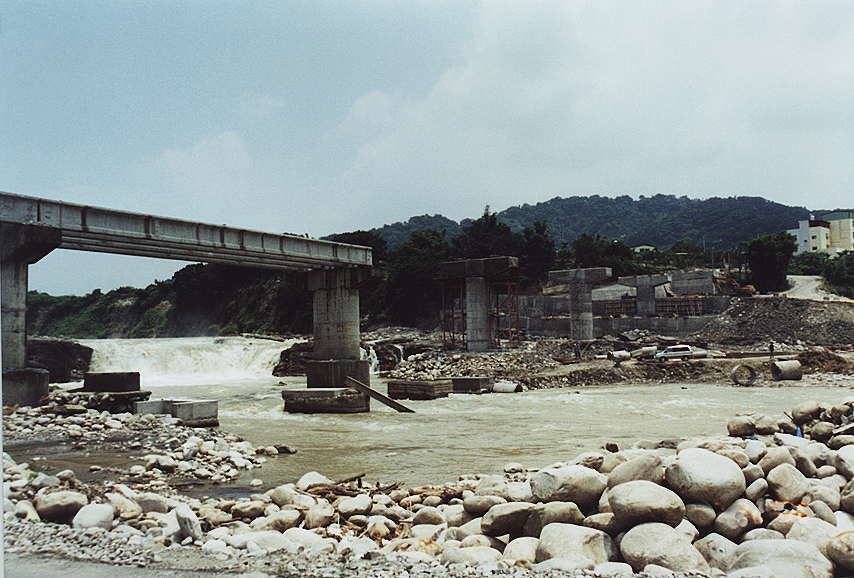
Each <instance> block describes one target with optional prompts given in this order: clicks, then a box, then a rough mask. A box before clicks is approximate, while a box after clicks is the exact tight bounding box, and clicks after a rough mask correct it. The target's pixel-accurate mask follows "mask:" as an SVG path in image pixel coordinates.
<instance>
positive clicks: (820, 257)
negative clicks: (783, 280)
mask: <svg viewBox="0 0 854 578" xmlns="http://www.w3.org/2000/svg"><path fill="white" fill-rule="evenodd" d="M829 261H830V255H828V254H827V253H823V252H821V251H806V252H804V253H798V254H797V255H795V256H794V257H792V261H791V263H789V274H790V275H824V271H825V269H826V268H827V264H828V262H829Z"/></svg>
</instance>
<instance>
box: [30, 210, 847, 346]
mask: <svg viewBox="0 0 854 578" xmlns="http://www.w3.org/2000/svg"><path fill="white" fill-rule="evenodd" d="M332 239H333V240H335V241H338V242H342V243H351V244H357V245H363V246H368V247H371V248H372V250H373V258H374V264H375V265H379V266H381V267H383V268H384V269H385V270H386V273H387V274H386V276H385V278H384V279H383V281H382V282H381V283H379V285H378V286H376V287H374V288H372V289H370V290H365V291H363V293H362V295H361V299H360V301H361V317H362V320H363V324H364V325H365V326H371V325H379V324H390V325H404V326H420V327H425V328H432V327H435V325H436V323H437V318H438V312H439V308H440V306H441V297H442V296H441V285H440V283H439V282H438V280H437V277H438V275H439V267H440V265H441V264H442V263H444V262H446V261H450V260H454V259H479V258H484V257H489V256H495V255H509V256H515V257H518V258H519V262H520V266H521V267H522V269H523V270H524V273H523V276H522V277H521V279H520V285H521V290H522V291H523V292H529V293H535V292H537V291H539V290H540V289H541V287H542V285H543V284H544V283H545V282H546V280H547V279H548V272H549V271H551V270H556V269H574V268H587V267H610V268H611V270H612V274H613V278H615V279H616V278H618V277H621V276H626V275H644V274H654V273H661V272H666V271H670V270H678V269H689V268H718V269H723V270H724V271H726V274H727V275H729V276H730V277H732V278H734V279H735V280H736V281H738V282H740V283H742V284H748V283H750V284H752V285H754V286H755V287H756V289H757V290H758V291H760V292H768V291H783V290H785V289H786V288H787V287H786V274H787V273H795V274H817V275H824V276H825V277H826V279H827V281H828V284H829V285H830V286H831V287H832V289H833V290H835V291H836V292H838V293H840V294H843V295H847V296H852V297H854V253H851V252H848V253H845V254H843V255H841V256H839V257H837V258H835V259H829V258H828V257H827V256H826V255H824V254H815V253H804V254H801V255H797V256H794V251H795V248H796V243H795V239H794V237H792V236H791V235H790V234H788V233H786V232H780V233H775V234H772V235H763V236H760V237H758V238H756V239H754V240H752V241H749V242H743V243H741V246H740V248H739V250H732V251H723V250H719V249H710V248H705V247H703V246H700V245H698V244H696V243H694V242H691V241H684V240H680V241H676V242H675V243H673V245H672V246H670V247H669V248H667V249H665V250H661V251H657V250H656V251H650V252H644V253H636V252H635V251H634V250H633V249H632V248H631V247H629V246H628V245H626V244H625V243H624V242H623V241H620V240H616V239H610V238H608V237H606V236H604V235H602V234H599V233H596V234H590V233H581V234H579V235H578V236H577V237H576V238H575V239H574V240H573V241H572V242H571V243H570V242H562V243H560V244H559V245H558V243H557V242H556V241H555V239H554V237H553V236H552V234H551V232H550V230H549V224H548V223H547V222H546V221H544V220H543V221H535V222H534V223H533V224H532V225H528V226H525V227H523V228H522V230H521V231H520V232H517V231H514V230H512V229H511V227H510V226H509V225H507V224H506V223H504V222H502V221H500V220H499V219H498V216H497V215H496V214H495V213H493V212H490V210H489V207H486V208H485V210H484V212H483V214H482V215H481V216H480V217H479V218H478V219H475V220H473V221H468V222H467V224H465V225H464V226H462V227H461V228H460V229H459V232H458V233H456V234H455V235H448V234H447V231H446V230H444V229H442V230H438V229H421V230H413V231H412V232H411V233H410V234H409V237H408V239H407V240H406V241H405V242H403V243H401V244H399V245H397V246H396V247H394V248H393V249H389V248H388V244H387V241H386V240H385V239H384V238H383V237H382V236H380V235H379V234H378V233H377V232H375V231H352V232H348V233H341V234H338V235H335V236H333V237H332ZM311 324H312V304H311V294H310V293H309V291H308V290H307V289H306V288H305V284H304V283H302V282H301V280H300V279H299V278H295V277H294V276H292V275H288V274H284V273H279V272H273V271H269V270H258V269H248V268H239V267H230V266H224V265H202V264H196V265H189V266H187V267H184V268H183V269H181V270H180V271H178V272H177V273H176V274H175V275H174V276H173V277H172V279H170V280H168V281H158V282H156V283H154V284H152V285H150V286H149V287H147V288H145V289H135V288H131V287H122V288H119V289H116V290H114V291H110V292H108V293H102V292H101V291H99V290H96V291H94V292H92V293H91V294H89V295H86V296H84V297H76V296H63V297H54V296H50V295H47V294H44V293H38V292H30V294H29V300H28V331H29V332H30V334H33V335H38V334H40V335H54V336H58V335H64V336H69V337H77V338H87V337H88V338H102V337H162V336H192V335H218V334H235V333H276V334H286V333H309V332H311V330H312V326H311Z"/></svg>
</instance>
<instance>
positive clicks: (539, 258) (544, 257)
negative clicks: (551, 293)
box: [520, 221, 555, 281]
mask: <svg viewBox="0 0 854 578" xmlns="http://www.w3.org/2000/svg"><path fill="white" fill-rule="evenodd" d="M522 238H523V240H524V242H523V245H522V255H521V259H522V262H521V263H520V265H521V266H522V267H524V268H525V269H526V270H527V271H528V278H529V279H530V280H531V281H545V280H546V279H547V278H548V276H549V271H551V269H552V267H553V266H554V263H555V240H554V238H553V237H552V236H551V235H549V232H548V223H546V222H545V221H536V222H535V223H534V226H533V227H525V230H524V231H522Z"/></svg>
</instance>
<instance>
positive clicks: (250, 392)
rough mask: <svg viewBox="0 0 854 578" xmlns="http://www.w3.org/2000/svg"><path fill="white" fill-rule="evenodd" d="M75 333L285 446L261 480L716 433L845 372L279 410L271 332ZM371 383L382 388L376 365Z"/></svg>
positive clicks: (536, 455) (484, 462)
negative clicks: (257, 335)
mask: <svg viewBox="0 0 854 578" xmlns="http://www.w3.org/2000/svg"><path fill="white" fill-rule="evenodd" d="M86 344H87V345H90V346H92V347H94V348H95V351H96V353H95V356H94V358H93V370H97V371H140V372H141V381H142V385H143V389H150V390H151V391H152V392H153V395H152V399H157V398H164V399H217V400H218V401H219V419H220V427H221V429H222V430H225V431H228V432H232V433H235V434H238V435H240V436H242V437H243V438H245V439H247V440H250V441H252V442H253V443H255V444H256V445H262V444H263V445H287V446H290V447H292V448H293V449H295V450H297V453H296V454H293V455H280V456H277V457H275V458H271V459H270V460H269V461H268V463H266V464H264V466H263V468H262V469H261V470H260V471H256V472H253V473H251V474H250V475H251V476H252V477H258V478H261V479H262V480H263V482H264V484H265V486H269V485H272V484H277V483H285V482H292V481H295V480H296V479H298V478H299V477H300V476H301V475H302V474H303V473H305V472H307V471H311V470H316V471H318V472H320V473H322V474H324V475H326V476H328V477H330V478H333V479H344V478H347V477H349V476H353V475H356V474H361V473H365V474H366V479H367V480H368V481H372V482H374V481H382V482H385V483H390V482H398V481H399V482H405V483H407V484H412V485H421V484H430V483H442V482H446V481H451V480H455V479H457V477H459V476H460V475H463V474H472V473H499V472H501V471H502V470H503V467H504V464H506V463H508V462H519V463H521V464H523V465H524V466H531V467H541V466H545V465H548V464H550V463H553V462H557V461H566V460H570V459H572V458H573V457H575V456H576V455H577V454H578V453H580V452H582V451H587V450H594V449H597V448H599V447H601V446H602V445H603V444H604V443H606V442H615V443H617V444H618V445H619V447H620V448H625V447H629V446H631V445H632V444H633V443H635V442H636V441H637V440H650V441H656V442H657V441H660V440H664V439H673V438H681V437H694V436H703V435H725V434H726V423H727V421H728V420H729V419H730V418H732V417H733V416H734V415H736V414H737V413H740V412H751V411H753V412H757V413H764V414H771V415H775V416H779V415H782V414H783V412H790V411H791V409H792V407H794V406H795V405H797V404H798V403H800V402H801V401H803V400H805V399H814V400H816V401H819V402H829V403H840V402H842V401H843V400H845V399H847V398H849V397H854V393H853V392H852V391H851V388H852V387H854V379H847V380H845V381H841V382H839V383H841V384H842V386H840V385H838V384H837V385H835V386H832V387H831V386H815V385H813V386H805V385H803V384H801V382H788V383H789V385H786V386H784V387H762V388H740V387H733V386H730V385H714V384H662V385H645V384H644V385H641V384H627V385H616V386H614V385H611V386H603V387H583V388H569V389H549V390H537V391H528V392H522V393H507V394H498V393H495V394H486V395H465V394H460V395H451V396H449V397H447V398H442V399H437V400H432V401H411V400H404V401H403V402H404V403H405V404H406V405H407V406H409V407H411V408H412V409H413V410H415V413H397V412H395V411H394V410H392V409H390V408H388V407H385V406H383V405H381V404H379V403H378V402H375V401H372V402H371V411H370V412H369V413H361V414H339V415H332V414H314V415H302V414H288V413H285V412H284V411H283V402H282V398H281V391H282V389H283V388H301V387H302V388H304V387H305V380H304V378H286V379H284V380H282V379H280V378H276V377H273V376H272V375H271V374H270V370H271V369H272V365H273V364H274V363H275V361H276V360H277V359H278V352H279V351H280V350H281V349H283V346H282V344H281V343H275V342H268V341H263V340H247V339H243V338H227V339H213V338H188V339H160V340H103V341H87V342H86ZM286 346H287V345H285V347H286ZM282 381H284V383H281V382H282ZM372 385H373V386H374V387H376V388H377V389H379V390H380V391H384V390H385V384H384V382H383V380H381V379H379V378H377V377H376V376H372Z"/></svg>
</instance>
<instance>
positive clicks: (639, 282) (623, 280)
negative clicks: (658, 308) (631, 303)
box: [618, 275, 668, 317]
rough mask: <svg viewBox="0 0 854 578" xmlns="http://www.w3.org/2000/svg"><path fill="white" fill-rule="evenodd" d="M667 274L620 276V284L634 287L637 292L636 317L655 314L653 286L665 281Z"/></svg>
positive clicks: (662, 283)
mask: <svg viewBox="0 0 854 578" xmlns="http://www.w3.org/2000/svg"><path fill="white" fill-rule="evenodd" d="M667 281H668V278H667V275H637V276H634V277H620V278H619V280H618V282H619V283H620V284H621V285H628V286H629V287H635V288H636V289H637V290H638V292H637V303H638V317H652V316H653V315H655V288H656V287H657V286H659V285H664V284H665V283H667Z"/></svg>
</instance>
